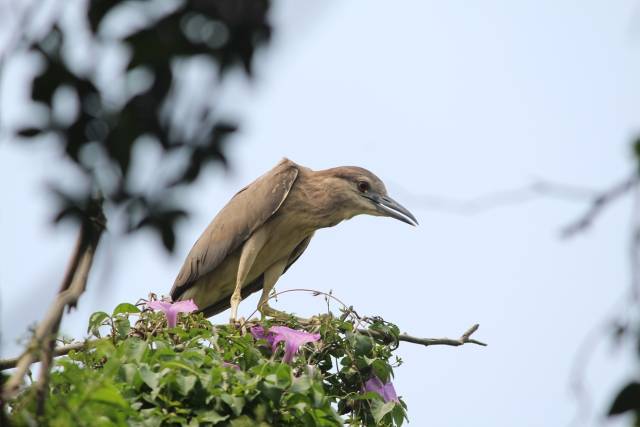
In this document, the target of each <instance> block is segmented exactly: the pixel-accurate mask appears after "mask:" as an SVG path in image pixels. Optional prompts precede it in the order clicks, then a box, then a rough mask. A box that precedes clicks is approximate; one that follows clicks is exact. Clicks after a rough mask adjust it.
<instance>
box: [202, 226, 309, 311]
mask: <svg viewBox="0 0 640 427" xmlns="http://www.w3.org/2000/svg"><path fill="white" fill-rule="evenodd" d="M312 237H313V233H312V234H311V235H310V236H309V237H307V238H305V239H304V240H303V241H302V242H300V243H299V244H298V246H296V248H295V249H294V250H293V252H292V253H291V256H290V257H289V263H288V264H287V266H286V267H285V269H284V271H283V272H282V274H284V273H286V272H287V270H288V269H289V267H291V266H292V265H293V263H294V262H296V261H297V260H298V258H300V255H302V253H303V252H304V251H305V249H307V246H309V242H310V241H311V238H312ZM263 286H264V274H261V275H260V276H259V277H258V278H257V279H255V280H254V281H253V282H251V283H249V284H248V285H246V286H243V287H242V290H241V291H240V294H241V295H242V299H245V298H246V297H248V296H249V295H251V294H253V293H255V292H258V291H259V290H260V289H262V287H263ZM230 296H231V294H229V295H226V296H225V297H223V298H221V299H219V300H218V301H217V302H214V303H213V304H210V305H209V306H207V307H206V308H204V309H202V310H201V311H202V312H203V313H204V315H205V316H206V317H211V316H215V315H216V314H218V313H222V312H223V311H225V310H226V309H227V308H229V306H230V304H229V297H230Z"/></svg>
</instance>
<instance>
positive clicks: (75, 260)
mask: <svg viewBox="0 0 640 427" xmlns="http://www.w3.org/2000/svg"><path fill="white" fill-rule="evenodd" d="M105 225H106V219H105V217H104V214H103V212H102V200H101V199H99V200H94V201H92V203H91V205H90V206H89V207H88V208H87V212H86V217H85V218H83V221H82V225H81V228H80V233H79V235H78V243H77V244H76V249H75V252H74V254H73V256H72V258H71V261H70V263H69V267H68V270H67V273H66V274H65V278H64V280H63V282H62V285H61V288H60V292H59V293H58V296H57V298H56V300H55V301H54V302H53V304H51V306H50V307H49V311H48V312H47V314H46V316H45V317H44V319H43V320H42V321H41V322H40V324H39V325H38V327H37V328H36V331H35V334H34V336H33V338H32V339H31V342H30V343H29V345H28V347H27V349H26V350H25V352H24V353H23V354H22V355H21V356H20V357H19V358H18V359H17V360H16V362H15V364H14V366H15V368H16V371H15V372H14V373H13V375H12V376H11V378H9V380H8V381H7V382H6V383H5V385H4V387H3V390H2V397H3V399H4V400H8V399H10V398H12V397H13V396H15V395H16V394H17V392H18V391H19V388H20V385H21V384H22V380H23V378H24V376H25V374H26V372H27V370H28V369H29V366H31V364H32V363H34V362H36V361H37V360H38V359H40V361H41V362H42V369H41V371H40V377H39V378H38V383H37V385H36V390H37V391H38V395H39V396H41V398H40V399H39V402H38V406H39V408H40V407H41V405H43V404H44V402H43V399H44V396H45V395H46V393H45V392H44V390H45V389H46V387H47V384H48V380H49V368H50V364H51V358H52V357H53V355H54V354H56V351H55V350H54V349H53V343H54V342H55V337H56V335H57V333H58V327H59V325H60V320H61V319H62V314H63V312H64V309H65V307H67V306H68V307H69V308H71V307H74V306H75V304H76V303H77V301H78V298H80V295H82V293H83V292H84V290H85V288H86V284H87V279H88V277H89V270H90V269H91V264H92V262H93V257H94V254H95V251H96V248H97V246H98V243H99V241H100V237H101V235H102V232H103V230H104V228H105ZM67 352H68V351H67ZM65 354H66V353H65ZM3 362H4V361H3Z"/></svg>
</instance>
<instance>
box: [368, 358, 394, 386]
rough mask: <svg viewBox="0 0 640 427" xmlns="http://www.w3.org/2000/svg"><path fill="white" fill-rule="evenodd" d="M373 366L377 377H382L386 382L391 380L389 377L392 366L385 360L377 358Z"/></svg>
mask: <svg viewBox="0 0 640 427" xmlns="http://www.w3.org/2000/svg"><path fill="white" fill-rule="evenodd" d="M371 368H372V369H373V373H374V374H375V376H376V377H378V378H380V380H381V381H382V382H383V383H384V384H386V383H387V382H389V377H390V376H391V366H389V364H388V363H387V362H385V361H384V360H380V359H376V360H374V361H373V363H372V364H371Z"/></svg>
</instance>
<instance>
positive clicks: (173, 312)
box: [147, 299, 198, 328]
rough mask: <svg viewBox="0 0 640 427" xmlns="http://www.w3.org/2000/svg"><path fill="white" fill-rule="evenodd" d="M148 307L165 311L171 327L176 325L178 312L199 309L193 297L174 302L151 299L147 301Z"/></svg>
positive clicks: (189, 311)
mask: <svg viewBox="0 0 640 427" xmlns="http://www.w3.org/2000/svg"><path fill="white" fill-rule="evenodd" d="M147 307H149V308H152V309H154V310H156V311H162V312H164V314H165V315H166V316H167V324H168V326H169V327H170V328H174V327H175V326H176V321H177V318H178V313H191V312H192V311H196V310H197V309H198V306H197V305H196V303H195V302H193V300H192V299H190V300H186V301H178V302H173V303H171V302H167V301H149V302H148V303H147Z"/></svg>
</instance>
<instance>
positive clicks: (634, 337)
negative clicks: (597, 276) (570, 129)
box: [601, 138, 640, 426]
mask: <svg viewBox="0 0 640 427" xmlns="http://www.w3.org/2000/svg"><path fill="white" fill-rule="evenodd" d="M632 154H633V158H634V163H635V165H636V168H635V172H634V174H633V176H632V179H631V180H630V181H629V182H630V183H631V184H632V185H631V186H629V188H628V190H633V191H634V192H635V193H636V196H635V205H634V211H633V216H634V217H635V218H637V217H638V215H640V211H639V210H638V208H640V205H638V202H639V201H640V199H638V198H637V194H638V193H637V191H638V185H639V183H640V138H638V139H636V140H635V141H634V142H633V144H632ZM607 197H608V198H607ZM611 199H612V198H611V197H610V196H605V197H604V198H603V200H604V201H603V202H601V204H605V203H609V202H610V200H611ZM632 226H633V229H632V232H631V252H632V257H631V263H632V265H631V276H632V277H633V279H632V292H630V296H631V298H629V302H630V304H631V305H632V307H633V308H634V312H635V313H637V310H638V308H640V305H639V300H638V292H640V280H639V278H638V277H639V276H638V274H637V271H638V266H637V265H634V264H635V263H638V261H639V260H640V222H639V221H638V219H635V220H634V223H633V225H632ZM632 322H634V321H633V320H631V321H629V320H625V318H624V317H623V316H620V318H618V319H617V321H616V322H614V328H613V336H614V338H615V339H616V341H622V339H624V338H626V339H629V340H630V341H632V342H634V343H635V349H636V356H637V358H638V361H639V362H640V325H638V326H636V327H632V326H631V324H632ZM635 322H637V318H636V320H635ZM620 414H632V415H633V419H634V420H635V422H634V425H636V426H640V377H638V376H637V375H636V376H635V378H632V379H631V380H630V381H629V382H628V383H627V384H625V385H624V386H623V387H622V388H621V389H620V391H618V392H617V393H616V394H615V396H614V397H613V399H612V402H611V405H610V407H609V412H608V415H609V416H615V415H620Z"/></svg>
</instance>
